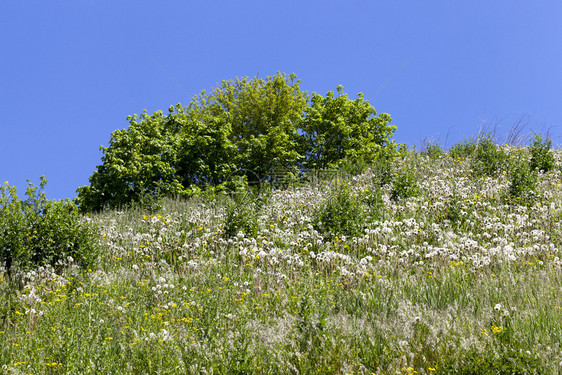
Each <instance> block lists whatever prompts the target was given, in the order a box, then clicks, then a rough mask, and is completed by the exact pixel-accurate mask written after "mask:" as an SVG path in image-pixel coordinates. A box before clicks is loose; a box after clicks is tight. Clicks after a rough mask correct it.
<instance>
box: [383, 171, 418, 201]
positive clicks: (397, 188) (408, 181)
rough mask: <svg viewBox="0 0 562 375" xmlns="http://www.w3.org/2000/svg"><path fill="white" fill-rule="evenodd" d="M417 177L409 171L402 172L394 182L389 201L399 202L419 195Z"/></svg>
mask: <svg viewBox="0 0 562 375" xmlns="http://www.w3.org/2000/svg"><path fill="white" fill-rule="evenodd" d="M420 191H421V190H420V188H419V186H418V176H417V175H416V173H415V172H413V171H411V170H403V171H402V172H401V173H400V174H398V176H397V177H396V180H395V181H394V184H393V186H392V191H391V192H390V199H392V200H399V199H407V198H411V197H416V196H418V195H419V194H420Z"/></svg>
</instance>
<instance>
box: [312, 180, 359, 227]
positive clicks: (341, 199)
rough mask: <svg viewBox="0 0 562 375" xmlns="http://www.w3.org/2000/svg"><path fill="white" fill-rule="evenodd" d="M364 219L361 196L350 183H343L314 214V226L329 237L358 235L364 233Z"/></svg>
mask: <svg viewBox="0 0 562 375" xmlns="http://www.w3.org/2000/svg"><path fill="white" fill-rule="evenodd" d="M364 221H365V214H364V213H363V210H362V207H361V200H360V198H359V197H357V196H355V195H354V194H353V192H352V191H351V189H350V187H349V186H348V185H341V186H338V187H337V189H336V190H335V191H334V192H333V194H332V195H331V196H330V197H329V198H328V199H327V200H326V201H325V202H324V203H323V204H322V205H321V206H320V208H319V209H318V210H317V212H316V213H315V214H314V217H313V226H314V228H315V229H316V230H317V231H318V232H320V233H322V234H323V235H324V236H326V237H327V238H333V237H335V236H338V235H346V236H356V235H358V234H360V233H362V231H363V227H364Z"/></svg>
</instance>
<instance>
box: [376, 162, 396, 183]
mask: <svg viewBox="0 0 562 375" xmlns="http://www.w3.org/2000/svg"><path fill="white" fill-rule="evenodd" d="M393 169H394V166H393V162H392V160H390V159H388V158H381V159H379V160H377V161H376V162H375V163H373V164H372V165H371V172H372V174H373V178H372V182H373V184H374V185H376V186H379V187H383V186H384V185H387V184H391V183H392V181H393V180H394V171H393Z"/></svg>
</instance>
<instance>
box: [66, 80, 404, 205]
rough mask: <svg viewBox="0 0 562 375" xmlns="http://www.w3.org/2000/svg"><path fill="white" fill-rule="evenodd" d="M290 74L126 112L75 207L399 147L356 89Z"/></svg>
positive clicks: (262, 176) (267, 177)
mask: <svg viewBox="0 0 562 375" xmlns="http://www.w3.org/2000/svg"><path fill="white" fill-rule="evenodd" d="M299 83H300V82H299V81H298V80H296V76H295V75H294V74H292V75H285V74H281V73H277V75H275V76H270V77H266V78H265V79H262V78H258V77H255V78H253V79H248V78H242V79H239V78H236V79H235V80H230V81H223V82H222V83H221V84H220V85H219V86H218V87H217V88H215V89H214V90H212V91H211V92H210V93H207V92H205V91H203V92H202V93H201V94H200V95H197V96H195V97H194V98H193V99H192V101H191V102H190V103H189V104H188V105H187V106H182V105H180V104H177V105H176V106H172V107H170V108H169V114H168V115H164V114H163V113H162V111H157V112H155V113H154V114H153V115H148V114H147V113H146V111H145V112H143V113H142V114H141V115H140V116H138V115H133V116H129V117H128V121H129V127H128V128H127V129H123V130H115V131H114V132H113V133H112V134H111V139H110V142H109V146H108V147H101V150H102V152H103V156H102V164H101V165H99V166H98V167H97V169H96V170H95V171H94V173H93V174H92V176H91V177H90V180H89V181H90V184H89V185H87V186H82V187H80V188H78V197H77V198H76V204H77V205H78V206H79V207H80V208H81V210H82V211H96V210H103V209H107V208H114V207H124V206H129V205H131V204H132V203H133V202H139V201H141V200H145V201H150V199H149V197H150V196H181V197H189V196H192V195H195V194H199V193H201V192H202V191H204V190H206V189H209V188H218V190H221V189H222V188H221V186H222V185H224V184H226V183H228V182H229V178H230V176H232V175H233V174H235V175H240V174H243V175H245V176H246V181H247V182H248V184H249V185H256V184H260V183H263V182H275V181H274V180H275V179H276V178H278V177H279V176H278V175H277V174H276V172H275V171H279V170H282V171H284V174H283V176H282V178H283V181H285V180H287V178H288V177H291V176H292V178H293V180H296V179H297V178H298V177H299V176H300V175H301V174H302V172H303V170H304V169H310V168H326V167H328V166H330V167H336V168H338V169H339V168H345V170H346V171H348V172H350V173H358V172H361V171H363V170H365V169H366V167H367V165H368V164H370V163H371V162H372V161H374V160H376V159H378V158H380V157H382V156H384V157H386V158H392V157H394V156H395V155H396V154H397V152H398V151H397V145H396V144H395V143H394V141H391V140H390V137H392V135H393V133H394V130H395V129H396V127H395V126H393V125H389V123H390V121H391V119H390V116H389V115H388V114H385V113H383V114H380V115H379V116H376V112H375V109H374V108H373V107H372V106H371V105H370V104H369V102H368V101H366V100H364V98H363V95H362V94H359V95H358V97H357V99H356V100H350V99H349V98H348V96H347V95H345V94H343V93H342V88H341V86H338V96H337V97H336V96H334V94H333V92H329V93H328V94H327V96H326V97H325V98H324V97H322V96H321V95H318V94H313V96H312V99H310V98H309V97H308V95H307V94H306V92H304V91H302V90H301V89H300V86H299Z"/></svg>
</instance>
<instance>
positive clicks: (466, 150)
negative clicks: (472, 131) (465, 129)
mask: <svg viewBox="0 0 562 375" xmlns="http://www.w3.org/2000/svg"><path fill="white" fill-rule="evenodd" d="M476 143H477V142H476V140H475V139H474V138H467V139H465V140H464V141H461V142H459V143H457V144H455V145H454V146H453V147H451V149H450V150H449V156H450V157H452V158H453V159H458V158H467V157H471V156H472V155H473V154H474V152H475V151H476Z"/></svg>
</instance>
